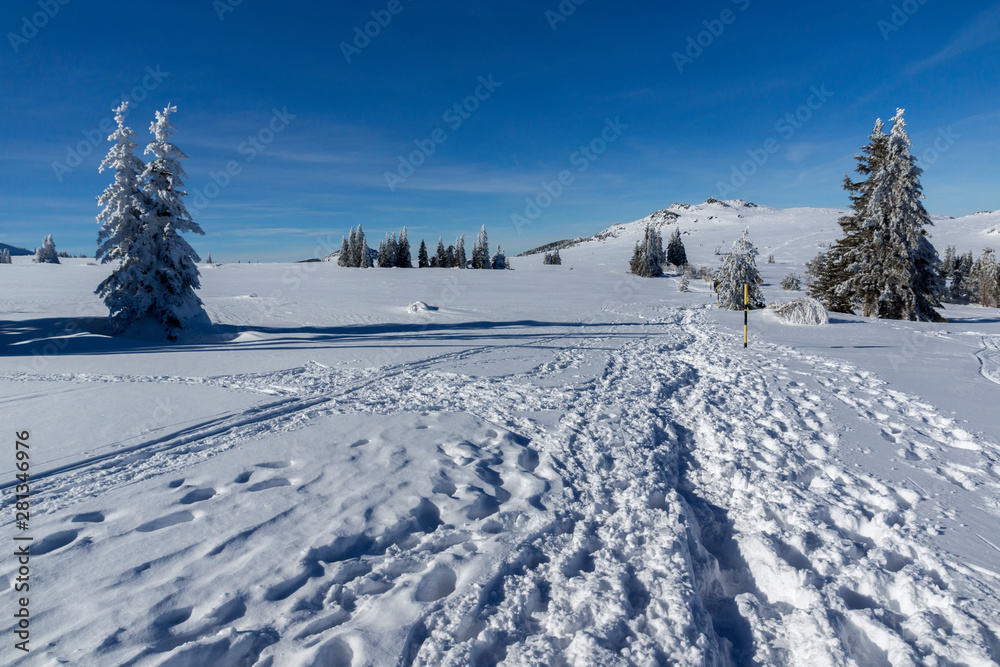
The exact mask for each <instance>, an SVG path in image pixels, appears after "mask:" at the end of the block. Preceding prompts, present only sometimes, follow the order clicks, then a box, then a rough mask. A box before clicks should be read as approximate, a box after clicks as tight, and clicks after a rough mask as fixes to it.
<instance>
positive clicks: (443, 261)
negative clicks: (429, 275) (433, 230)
mask: <svg viewBox="0 0 1000 667" xmlns="http://www.w3.org/2000/svg"><path fill="white" fill-rule="evenodd" d="M434 259H435V260H436V261H435V262H434V266H436V267H437V268H439V269H450V268H451V265H450V264H448V251H447V250H445V247H444V239H442V238H441V237H438V247H437V253H436V254H435V255H434Z"/></svg>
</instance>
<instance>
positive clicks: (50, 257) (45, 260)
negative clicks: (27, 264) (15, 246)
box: [0, 234, 88, 264]
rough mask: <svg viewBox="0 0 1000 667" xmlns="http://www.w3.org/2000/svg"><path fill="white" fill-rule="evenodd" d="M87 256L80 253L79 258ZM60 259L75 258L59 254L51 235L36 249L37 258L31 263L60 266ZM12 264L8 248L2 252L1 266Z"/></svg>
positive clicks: (0, 253) (66, 253)
mask: <svg viewBox="0 0 1000 667" xmlns="http://www.w3.org/2000/svg"><path fill="white" fill-rule="evenodd" d="M87 256H88V255H87V254H86V253H80V254H79V255H77V257H81V258H85V257H87ZM60 257H63V258H66V259H69V258H70V257H73V255H71V254H70V253H68V252H65V251H62V252H57V251H56V244H55V241H53V240H52V234H49V235H48V236H46V237H45V238H44V239H42V245H40V246H39V247H38V248H35V256H34V258H33V259H32V260H31V261H33V262H35V263H37V264H59V258H60ZM11 263H13V262H12V260H11V256H10V250H8V249H7V248H4V249H3V250H0V264H11Z"/></svg>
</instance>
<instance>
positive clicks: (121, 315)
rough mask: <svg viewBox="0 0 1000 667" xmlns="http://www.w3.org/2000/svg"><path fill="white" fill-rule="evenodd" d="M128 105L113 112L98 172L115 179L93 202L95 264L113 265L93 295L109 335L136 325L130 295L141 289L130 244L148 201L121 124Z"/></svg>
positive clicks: (129, 135)
mask: <svg viewBox="0 0 1000 667" xmlns="http://www.w3.org/2000/svg"><path fill="white" fill-rule="evenodd" d="M128 106H129V104H128V102H122V103H121V105H119V106H118V108H116V109H115V110H114V111H115V121H116V122H117V123H118V127H117V129H116V130H115V131H114V132H113V133H112V134H111V136H109V137H108V141H111V142H114V143H113V145H112V146H111V148H110V150H109V151H108V154H107V156H105V158H104V160H103V161H102V162H101V166H100V167H99V170H98V171H99V172H101V173H103V172H104V170H105V169H112V170H114V175H115V180H114V182H113V183H112V184H111V185H109V186H108V187H107V188H106V189H105V190H104V193H103V194H101V196H100V197H98V198H97V203H98V205H99V206H103V207H104V210H102V211H101V212H100V213H99V214H98V216H97V221H98V222H99V223H100V224H101V229H100V231H99V232H98V234H97V255H96V256H97V259H98V260H100V261H101V263H102V264H103V263H108V262H117V263H118V264H117V265H116V266H115V268H114V270H112V272H111V275H110V276H108V277H107V278H105V279H104V281H103V282H101V284H100V285H98V287H97V290H96V291H95V293H96V294H97V295H98V296H100V297H101V298H102V299H104V305H106V306H107V307H108V312H109V313H110V317H109V323H110V326H111V329H112V331H118V332H121V331H124V330H125V329H127V328H128V326H129V324H130V323H132V322H135V321H137V320H139V319H140V318H141V317H142V315H143V313H140V312H139V311H138V308H139V305H140V304H139V300H137V299H136V295H137V294H138V293H139V291H140V290H142V289H143V288H144V282H143V281H142V271H143V269H142V268H140V266H142V265H141V263H140V261H139V258H137V257H135V256H134V255H133V254H132V250H133V243H135V241H136V239H138V238H139V235H140V230H141V228H142V221H143V217H144V216H145V214H146V211H147V210H148V209H149V208H150V202H149V198H148V197H147V196H146V193H145V192H144V191H143V189H142V180H141V179H142V173H143V172H144V171H145V169H146V164H145V163H144V162H143V161H142V159H140V158H139V157H137V156H136V155H135V149H136V143H135V133H134V132H133V131H132V129H131V128H130V127H128V126H126V125H125V116H126V115H127V114H128Z"/></svg>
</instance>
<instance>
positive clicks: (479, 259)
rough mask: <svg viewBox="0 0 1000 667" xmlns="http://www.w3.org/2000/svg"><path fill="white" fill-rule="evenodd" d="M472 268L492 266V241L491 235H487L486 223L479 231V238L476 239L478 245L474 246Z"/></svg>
mask: <svg viewBox="0 0 1000 667" xmlns="http://www.w3.org/2000/svg"><path fill="white" fill-rule="evenodd" d="M472 268H474V269H489V268H492V264H491V263H490V242H489V237H488V236H487V235H486V225H483V228H482V229H481V230H480V231H479V238H477V239H476V245H474V246H473V247H472Z"/></svg>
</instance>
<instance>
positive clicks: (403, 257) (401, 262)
mask: <svg viewBox="0 0 1000 667" xmlns="http://www.w3.org/2000/svg"><path fill="white" fill-rule="evenodd" d="M396 266H397V267H399V268H401V269H409V268H412V267H413V260H412V259H411V258H410V240H409V239H408V238H406V227H403V229H402V231H400V232H399V244H398V245H397V246H396Z"/></svg>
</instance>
